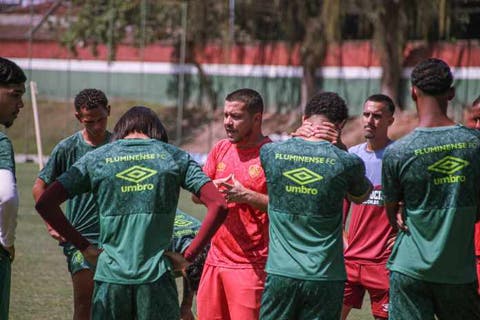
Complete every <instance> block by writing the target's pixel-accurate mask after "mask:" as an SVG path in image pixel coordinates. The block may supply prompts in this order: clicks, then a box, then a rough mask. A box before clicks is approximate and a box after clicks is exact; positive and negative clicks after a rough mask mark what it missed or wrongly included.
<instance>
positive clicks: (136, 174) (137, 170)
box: [115, 166, 157, 183]
mask: <svg viewBox="0 0 480 320" xmlns="http://www.w3.org/2000/svg"><path fill="white" fill-rule="evenodd" d="M156 173H157V171H155V170H152V169H149V168H145V167H141V166H133V167H130V168H128V169H127V170H124V171H122V172H120V173H117V174H116V175H115V177H117V178H120V179H123V180H127V181H130V182H134V183H140V182H142V181H143V180H145V179H148V178H150V177H151V176H153V175H154V174H156Z"/></svg>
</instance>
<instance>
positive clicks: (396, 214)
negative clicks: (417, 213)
mask: <svg viewBox="0 0 480 320" xmlns="http://www.w3.org/2000/svg"><path fill="white" fill-rule="evenodd" d="M403 207H404V206H403V205H402V204H401V203H399V202H385V208H386V211H387V217H388V222H389V223H390V225H391V226H392V228H393V229H394V230H395V231H397V230H403V231H407V230H408V227H407V225H406V224H405V218H404V214H403Z"/></svg>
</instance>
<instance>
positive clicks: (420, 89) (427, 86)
mask: <svg viewBox="0 0 480 320" xmlns="http://www.w3.org/2000/svg"><path fill="white" fill-rule="evenodd" d="M411 82H412V99H413V100H414V101H417V100H418V98H419V97H423V96H430V97H435V98H436V99H437V100H438V101H439V102H440V103H442V104H443V105H442V107H444V108H446V104H447V102H448V100H451V99H453V97H454V96H455V89H454V88H453V86H452V84H453V75H452V72H451V70H450V67H449V66H448V64H446V63H445V62H444V61H443V60H440V59H436V58H429V59H426V60H424V61H422V62H420V63H419V64H417V65H416V66H415V68H414V69H413V71H412V74H411Z"/></svg>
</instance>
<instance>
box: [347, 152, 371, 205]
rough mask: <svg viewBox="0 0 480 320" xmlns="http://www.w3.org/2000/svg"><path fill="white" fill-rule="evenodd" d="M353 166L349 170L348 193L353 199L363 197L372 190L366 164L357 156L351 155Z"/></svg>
mask: <svg viewBox="0 0 480 320" xmlns="http://www.w3.org/2000/svg"><path fill="white" fill-rule="evenodd" d="M350 156H351V157H352V165H351V167H350V168H349V170H348V173H349V175H350V177H349V178H350V179H349V186H348V191H347V192H348V193H349V194H350V195H352V196H353V197H360V196H363V195H364V194H365V193H367V192H368V190H369V189H370V186H371V183H370V181H369V180H368V179H367V177H365V164H364V163H363V161H362V159H360V158H359V157H358V156H357V155H354V154H350Z"/></svg>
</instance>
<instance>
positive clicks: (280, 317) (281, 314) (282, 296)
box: [260, 274, 345, 320]
mask: <svg viewBox="0 0 480 320" xmlns="http://www.w3.org/2000/svg"><path fill="white" fill-rule="evenodd" d="M344 286H345V282H344V281H313V280H299V279H293V278H288V277H282V276H277V275H272V274H268V275H267V280H266V282H265V290H264V291H263V295H262V305H261V307H260V319H261V320H270V319H271V320H290V319H299V320H301V319H309V320H330V319H340V314H341V311H342V304H343V289H344Z"/></svg>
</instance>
